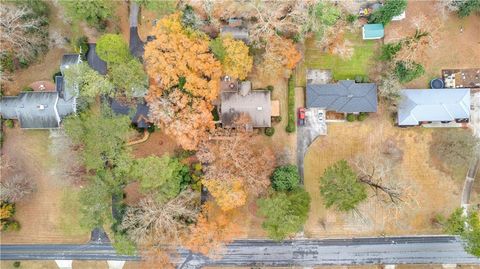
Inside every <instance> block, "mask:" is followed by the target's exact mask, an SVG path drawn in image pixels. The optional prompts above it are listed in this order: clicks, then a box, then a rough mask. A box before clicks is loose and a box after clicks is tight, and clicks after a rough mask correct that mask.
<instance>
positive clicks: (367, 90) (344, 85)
mask: <svg viewBox="0 0 480 269" xmlns="http://www.w3.org/2000/svg"><path fill="white" fill-rule="evenodd" d="M307 107H318V108H322V109H327V110H331V111H336V112H341V113H342V112H346V113H353V112H376V111H377V85H375V83H355V81H353V80H340V81H339V82H338V83H335V84H307Z"/></svg>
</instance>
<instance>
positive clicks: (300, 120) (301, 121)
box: [298, 107, 305, 125]
mask: <svg viewBox="0 0 480 269" xmlns="http://www.w3.org/2000/svg"><path fill="white" fill-rule="evenodd" d="M298 125H305V108H303V107H300V108H298Z"/></svg>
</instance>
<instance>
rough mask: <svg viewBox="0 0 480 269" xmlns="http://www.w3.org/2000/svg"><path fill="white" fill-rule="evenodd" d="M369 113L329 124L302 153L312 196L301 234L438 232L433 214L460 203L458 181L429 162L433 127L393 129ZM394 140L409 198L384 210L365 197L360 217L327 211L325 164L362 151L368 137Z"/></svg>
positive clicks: (388, 122) (370, 139) (459, 184)
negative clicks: (322, 180) (322, 192)
mask: <svg viewBox="0 0 480 269" xmlns="http://www.w3.org/2000/svg"><path fill="white" fill-rule="evenodd" d="M380 113H382V114H386V113H385V112H379V114H376V115H371V116H370V118H368V119H367V120H366V121H364V122H355V123H339V124H329V126H328V135H327V136H325V137H320V138H318V139H317V140H316V141H315V142H314V143H313V144H312V146H311V147H310V149H309V151H308V152H307V155H306V157H305V188H306V190H307V191H308V192H309V193H310V195H311V197H312V203H311V209H310V215H309V219H308V221H307V223H306V225H305V233H306V235H307V236H312V237H325V236H360V235H380V234H383V233H385V234H386V235H399V234H422V233H440V232H441V231H440V230H438V229H436V228H433V227H432V225H431V218H432V217H434V216H435V215H436V214H444V215H446V214H449V213H450V212H451V211H452V210H453V209H455V208H457V207H458V206H459V203H460V194H461V188H462V186H463V185H462V184H463V182H462V181H455V180H454V179H452V177H451V176H450V175H448V174H446V173H444V172H442V171H440V170H438V169H437V168H436V167H435V166H434V165H433V164H432V162H431V156H430V153H429V143H430V141H431V132H432V131H434V130H432V129H424V128H410V129H400V128H397V127H394V126H393V125H392V124H391V122H390V119H388V118H387V117H386V116H381V115H382V114H380ZM376 139H388V140H392V141H395V143H396V145H397V147H398V148H399V149H401V150H402V151H403V158H402V160H401V161H399V162H398V165H397V168H396V169H400V170H399V171H401V172H402V175H403V177H402V178H404V179H405V180H408V181H406V183H407V185H408V186H409V190H410V191H411V193H412V198H413V199H412V202H411V203H410V204H409V206H407V207H403V208H402V209H400V210H398V211H395V210H388V209H387V208H385V206H384V205H383V204H380V203H377V201H376V200H375V199H374V198H369V199H368V200H367V201H366V202H364V203H362V204H361V205H360V206H359V211H360V213H361V216H359V215H354V214H352V213H346V214H343V213H339V212H337V211H335V210H333V209H326V208H325V207H324V206H323V201H322V199H321V197H320V190H319V183H318V180H319V178H320V177H321V176H322V175H323V172H324V170H325V168H326V167H328V166H329V165H331V164H333V163H335V162H336V161H338V160H341V159H345V160H347V161H348V160H351V159H352V158H353V157H354V156H356V155H357V154H362V153H363V152H364V151H365V150H366V147H367V144H368V143H369V141H372V140H376Z"/></svg>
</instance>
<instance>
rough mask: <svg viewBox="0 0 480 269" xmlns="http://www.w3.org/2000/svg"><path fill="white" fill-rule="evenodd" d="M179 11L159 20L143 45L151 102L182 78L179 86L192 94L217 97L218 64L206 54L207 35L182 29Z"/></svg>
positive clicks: (209, 54) (207, 97) (208, 51)
mask: <svg viewBox="0 0 480 269" xmlns="http://www.w3.org/2000/svg"><path fill="white" fill-rule="evenodd" d="M180 18H181V16H180V14H179V13H176V14H172V15H170V16H167V17H165V18H163V19H161V20H160V21H159V22H158V23H157V25H156V27H155V28H154V30H153V33H152V35H154V36H155V39H154V40H153V41H151V42H148V43H147V44H146V45H145V54H144V57H145V63H146V70H147V73H148V75H149V77H150V90H149V93H148V96H147V100H149V101H152V100H154V99H155V97H159V96H161V95H162V94H163V92H164V91H165V90H168V89H169V88H171V87H175V86H177V85H178V84H179V81H180V78H185V80H186V83H185V85H184V86H183V88H184V89H185V90H186V91H188V92H189V93H190V94H192V95H193V96H195V97H201V98H204V99H205V100H207V101H212V100H214V99H216V98H217V96H218V91H219V82H220V76H221V73H222V71H221V65H220V63H219V62H218V61H217V60H216V59H215V58H214V56H213V54H211V53H210V49H209V43H208V38H207V37H206V36H205V35H204V34H201V33H198V32H192V31H191V30H187V29H185V28H184V27H183V26H182V24H181V21H180Z"/></svg>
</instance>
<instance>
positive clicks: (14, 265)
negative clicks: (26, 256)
mask: <svg viewBox="0 0 480 269" xmlns="http://www.w3.org/2000/svg"><path fill="white" fill-rule="evenodd" d="M20 264H21V263H20V261H14V262H13V267H15V268H19V267H20Z"/></svg>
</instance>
